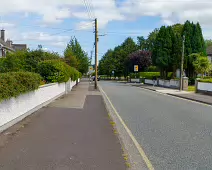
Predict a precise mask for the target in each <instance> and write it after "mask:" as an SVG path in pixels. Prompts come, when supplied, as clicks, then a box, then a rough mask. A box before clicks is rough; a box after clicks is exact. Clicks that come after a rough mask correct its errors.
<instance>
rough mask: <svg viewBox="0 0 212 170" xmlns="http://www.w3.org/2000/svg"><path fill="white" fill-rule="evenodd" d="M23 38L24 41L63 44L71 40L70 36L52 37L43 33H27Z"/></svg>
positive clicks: (23, 34)
mask: <svg viewBox="0 0 212 170" xmlns="http://www.w3.org/2000/svg"><path fill="white" fill-rule="evenodd" d="M21 37H22V39H23V40H35V41H42V42H54V41H55V42H63V41H68V40H69V39H70V37H69V36H60V35H51V34H47V33H43V32H27V33H22V34H21Z"/></svg>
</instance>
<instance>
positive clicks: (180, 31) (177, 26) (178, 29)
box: [172, 24, 183, 35]
mask: <svg viewBox="0 0 212 170" xmlns="http://www.w3.org/2000/svg"><path fill="white" fill-rule="evenodd" d="M172 29H173V31H174V33H175V34H179V35H182V34H183V25H182V24H174V25H172Z"/></svg>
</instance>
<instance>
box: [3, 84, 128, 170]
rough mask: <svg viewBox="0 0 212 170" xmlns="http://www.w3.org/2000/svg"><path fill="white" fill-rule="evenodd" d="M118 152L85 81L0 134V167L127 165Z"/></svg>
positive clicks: (73, 169)
mask: <svg viewBox="0 0 212 170" xmlns="http://www.w3.org/2000/svg"><path fill="white" fill-rule="evenodd" d="M122 152H123V151H122V150H121V145H120V142H119V140H118V137H117V136H116V135H115V134H114V131H113V127H112V125H111V124H110V120H109V117H108V114H107V111H106V109H105V106H104V102H103V99H102V96H101V94H100V92H99V91H94V90H93V88H92V87H89V83H88V82H81V83H80V84H79V85H78V86H77V87H75V88H74V89H73V91H72V92H70V93H69V94H68V95H66V96H63V97H62V98H60V99H58V100H56V101H55V102H53V103H51V104H50V105H49V106H47V107H45V108H42V109H40V110H39V111H38V112H36V113H35V114H33V115H32V116H30V117H28V118H27V119H25V120H24V121H22V122H20V123H19V124H17V125H15V126H13V127H11V128H10V129H8V130H7V131H5V132H4V133H2V134H0V169H1V170H13V169H14V170H15V169H17V170H125V169H126V167H125V162H124V159H123V156H122V154H123V153H122Z"/></svg>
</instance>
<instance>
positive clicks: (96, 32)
mask: <svg viewBox="0 0 212 170" xmlns="http://www.w3.org/2000/svg"><path fill="white" fill-rule="evenodd" d="M97 64H98V25H97V18H96V19H95V89H97V76H98V73H97V72H98V66H97Z"/></svg>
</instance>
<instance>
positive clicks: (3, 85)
mask: <svg viewBox="0 0 212 170" xmlns="http://www.w3.org/2000/svg"><path fill="white" fill-rule="evenodd" d="M40 82H41V76H40V75H39V74H36V73H31V72H8V73H0V101H2V100H6V99H10V98H12V97H17V96H19V95H20V94H23V93H27V92H30V91H33V90H36V89H38V87H39V86H40Z"/></svg>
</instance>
